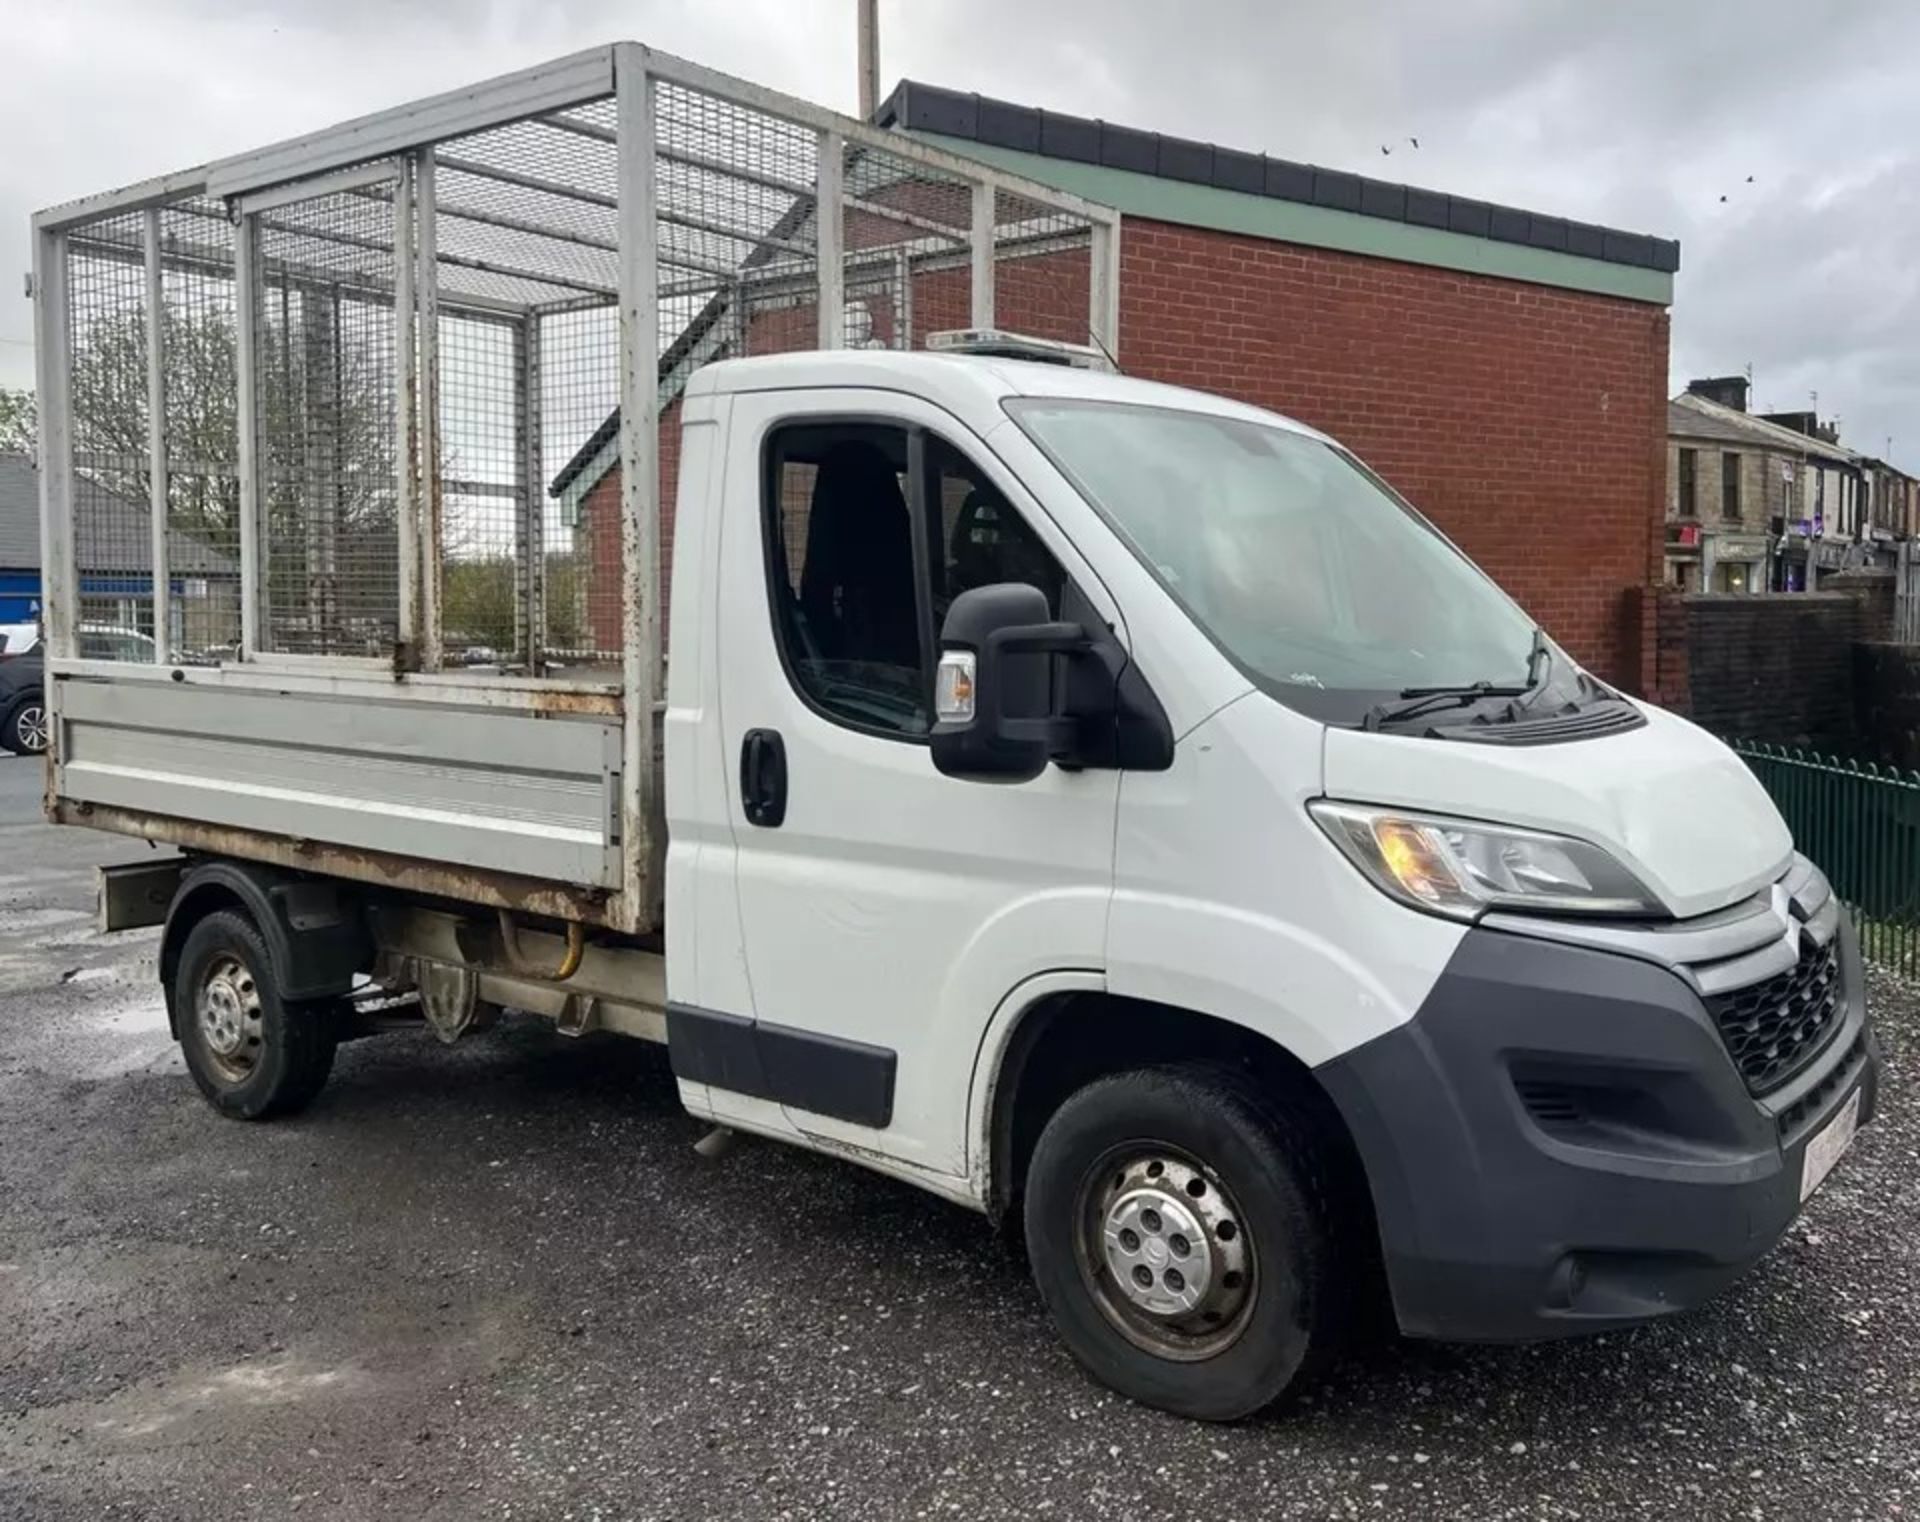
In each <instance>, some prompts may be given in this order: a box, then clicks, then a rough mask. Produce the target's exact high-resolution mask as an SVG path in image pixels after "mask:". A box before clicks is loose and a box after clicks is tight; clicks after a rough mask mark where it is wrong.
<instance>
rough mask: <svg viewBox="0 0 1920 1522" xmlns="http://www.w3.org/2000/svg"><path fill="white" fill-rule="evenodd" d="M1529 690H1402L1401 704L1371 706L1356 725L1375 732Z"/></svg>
mask: <svg viewBox="0 0 1920 1522" xmlns="http://www.w3.org/2000/svg"><path fill="white" fill-rule="evenodd" d="M1532 690H1533V689H1532V688H1531V686H1528V687H1514V686H1504V687H1503V686H1500V685H1498V684H1496V683H1493V682H1467V683H1465V684H1464V685H1462V686H1458V687H1406V688H1403V689H1401V692H1400V696H1401V698H1402V699H1403V700H1404V701H1402V702H1398V703H1375V704H1374V705H1373V707H1371V708H1369V709H1368V710H1367V716H1366V717H1365V718H1364V719H1362V720H1361V721H1360V727H1361V728H1362V729H1379V728H1381V727H1383V726H1384V725H1388V724H1398V723H1402V722H1404V721H1405V720H1407V719H1417V718H1419V717H1420V715H1421V714H1423V713H1433V712H1435V711H1437V710H1438V709H1442V708H1465V707H1466V706H1467V705H1468V704H1469V703H1477V702H1479V701H1480V700H1481V699H1482V698H1519V697H1525V696H1526V695H1527V693H1529V692H1531V691H1532Z"/></svg>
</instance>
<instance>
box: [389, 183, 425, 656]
mask: <svg viewBox="0 0 1920 1522" xmlns="http://www.w3.org/2000/svg"><path fill="white" fill-rule="evenodd" d="M416 257H417V254H416V251H415V248H414V222H413V160H412V158H411V157H408V158H405V159H403V160H402V161H401V164H400V178H399V180H398V182H397V183H396V184H395V185H394V189H393V373H394V379H395V380H396V381H397V382H398V385H397V387H396V389H395V392H394V399H393V401H394V407H393V420H394V445H393V448H394V455H393V469H394V513H395V515H396V516H395V529H396V542H397V545H398V554H399V557H400V590H399V600H398V606H397V609H396V616H395V623H396V624H397V625H398V627H397V628H396V629H395V630H394V639H395V641H396V642H397V643H398V645H399V656H400V660H399V664H400V665H401V666H402V667H403V668H407V669H412V668H414V667H416V666H417V665H418V664H419V659H420V532H419V530H420V525H419V515H420V494H419V480H420V477H419V465H418V457H419V450H420V439H419V435H418V433H417V431H416V425H415V421H414V420H415V417H416V416H417V414H418V411H419V397H418V394H417V392H418V388H419V385H420V367H419V364H418V363H417V359H418V352H417V349H416V345H415V328H414V310H413V307H414V293H413V273H414V260H415V258H416Z"/></svg>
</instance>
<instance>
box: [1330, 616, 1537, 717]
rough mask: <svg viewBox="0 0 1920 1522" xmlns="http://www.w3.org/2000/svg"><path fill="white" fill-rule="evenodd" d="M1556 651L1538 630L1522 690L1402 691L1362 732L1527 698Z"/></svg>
mask: <svg viewBox="0 0 1920 1522" xmlns="http://www.w3.org/2000/svg"><path fill="white" fill-rule="evenodd" d="M1552 655H1553V649H1552V647H1551V646H1550V645H1549V644H1548V643H1547V631H1546V630H1545V629H1542V628H1539V627H1538V626H1536V627H1535V628H1534V631H1533V645H1532V647H1531V648H1530V649H1529V650H1528V651H1527V680H1526V681H1525V683H1524V684H1522V685H1521V686H1519V687H1514V686H1512V685H1508V684H1502V683H1498V682H1465V683H1461V684H1457V685H1454V686H1450V687H1402V688H1401V689H1400V697H1401V701H1400V702H1398V703H1376V704H1374V705H1373V707H1371V708H1369V709H1368V710H1367V716H1366V717H1365V718H1364V719H1362V720H1361V721H1360V727H1361V728H1362V729H1379V728H1381V727H1382V726H1383V725H1386V724H1397V723H1401V722H1404V721H1405V720H1407V719H1417V718H1419V717H1420V715H1421V714H1423V713H1433V712H1436V711H1437V710H1439V709H1442V708H1465V707H1466V706H1467V705H1468V704H1469V703H1478V702H1479V701H1480V700H1481V699H1482V698H1524V697H1525V696H1526V695H1527V694H1528V693H1530V692H1532V691H1534V690H1535V689H1536V688H1538V687H1539V685H1540V681H1541V678H1542V677H1544V676H1545V675H1546V673H1547V671H1548V670H1549V669H1550V668H1551V665H1552Z"/></svg>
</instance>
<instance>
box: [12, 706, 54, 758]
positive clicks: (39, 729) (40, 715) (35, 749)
mask: <svg viewBox="0 0 1920 1522" xmlns="http://www.w3.org/2000/svg"><path fill="white" fill-rule="evenodd" d="M52 732H53V731H52V726H51V725H50V724H49V723H48V722H47V705H46V701H45V700H44V699H43V698H41V697H40V696H38V695H37V694H36V695H35V696H33V697H29V698H25V699H22V700H21V701H20V702H18V703H16V704H14V706H13V707H12V708H11V709H10V710H9V711H8V713H7V717H6V722H5V723H4V724H3V725H0V745H4V746H5V747H6V748H7V749H8V750H10V751H12V752H13V753H14V754H15V755H16V756H37V755H40V754H41V753H42V752H43V751H45V750H46V748H47V741H48V738H49V737H50V736H51V734H52Z"/></svg>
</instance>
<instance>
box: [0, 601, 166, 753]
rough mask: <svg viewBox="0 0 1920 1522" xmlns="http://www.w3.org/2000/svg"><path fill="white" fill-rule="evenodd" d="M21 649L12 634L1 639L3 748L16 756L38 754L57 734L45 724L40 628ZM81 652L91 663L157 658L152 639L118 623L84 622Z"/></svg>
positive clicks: (0, 742)
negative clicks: (53, 735)
mask: <svg viewBox="0 0 1920 1522" xmlns="http://www.w3.org/2000/svg"><path fill="white" fill-rule="evenodd" d="M27 635H28V637H29V638H30V639H31V640H32V643H31V644H28V645H25V646H21V645H20V644H19V643H17V641H16V639H15V637H14V636H13V635H11V634H9V635H7V636H4V637H0V746H4V747H5V748H6V749H8V750H10V751H12V752H13V753H14V754H15V755H16V756H37V755H39V754H40V753H41V752H42V751H44V750H45V749H46V748H47V742H48V740H49V739H51V738H52V734H53V730H52V727H51V725H49V723H48V722H47V698H46V685H45V682H46V655H45V652H44V649H43V647H42V645H41V643H40V636H39V633H38V632H37V631H36V630H33V629H29V630H28V631H27ZM75 637H76V641H77V645H78V651H79V655H80V658H81V659H82V660H88V661H143V662H151V661H152V660H153V654H154V651H153V637H152V636H151V635H148V634H142V633H141V632H140V631H139V630H138V629H123V628H121V627H119V626H118V625H116V624H82V625H81V626H80V627H79V629H77V630H76V631H75Z"/></svg>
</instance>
